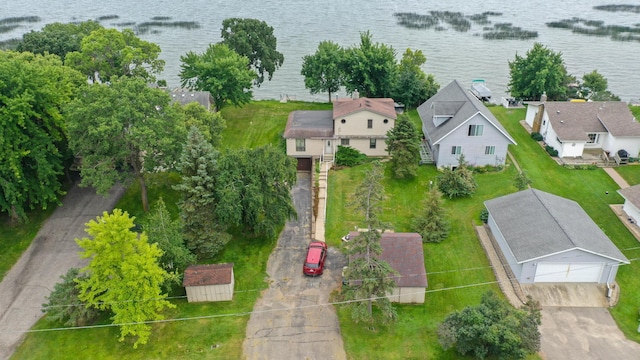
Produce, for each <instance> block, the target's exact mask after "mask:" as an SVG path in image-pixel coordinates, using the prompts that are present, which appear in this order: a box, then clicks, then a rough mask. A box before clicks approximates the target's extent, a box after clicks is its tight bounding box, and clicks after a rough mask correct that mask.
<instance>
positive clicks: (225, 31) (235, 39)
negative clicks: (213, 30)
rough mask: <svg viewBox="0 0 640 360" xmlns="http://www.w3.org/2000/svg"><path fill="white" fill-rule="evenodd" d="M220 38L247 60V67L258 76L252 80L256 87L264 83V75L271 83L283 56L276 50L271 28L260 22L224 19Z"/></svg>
mask: <svg viewBox="0 0 640 360" xmlns="http://www.w3.org/2000/svg"><path fill="white" fill-rule="evenodd" d="M221 36H222V43H223V44H225V45H227V46H228V47H229V48H230V49H232V50H233V51H235V52H236V53H238V54H240V55H242V56H246V57H247V58H248V59H249V66H250V67H251V68H252V69H254V70H255V72H256V73H257V74H258V76H257V77H256V78H255V79H254V80H255V84H256V86H258V87H260V85H261V84H262V83H263V82H264V78H265V73H266V74H267V77H268V80H269V81H271V78H272V77H273V73H274V72H275V71H276V69H278V68H279V67H280V66H282V63H283V62H284V55H282V53H280V52H279V51H278V50H277V45H278V40H277V39H276V37H275V35H273V28H272V27H271V26H269V25H268V24H267V23H266V22H264V21H262V20H258V19H241V18H230V19H225V20H224V21H222V34H221Z"/></svg>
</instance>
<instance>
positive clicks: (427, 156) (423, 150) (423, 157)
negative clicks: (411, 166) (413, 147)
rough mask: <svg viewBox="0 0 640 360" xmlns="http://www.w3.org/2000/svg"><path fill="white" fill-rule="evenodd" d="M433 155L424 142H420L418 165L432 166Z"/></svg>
mask: <svg viewBox="0 0 640 360" xmlns="http://www.w3.org/2000/svg"><path fill="white" fill-rule="evenodd" d="M433 163H434V161H433V155H432V154H431V150H430V149H429V146H428V145H427V143H426V142H424V141H423V142H422V144H420V165H422V164H433Z"/></svg>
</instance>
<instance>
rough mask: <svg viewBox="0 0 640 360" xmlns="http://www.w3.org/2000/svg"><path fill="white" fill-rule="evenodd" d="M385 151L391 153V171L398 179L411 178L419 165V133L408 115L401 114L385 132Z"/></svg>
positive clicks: (415, 173)
mask: <svg viewBox="0 0 640 360" xmlns="http://www.w3.org/2000/svg"><path fill="white" fill-rule="evenodd" d="M385 142H386V143H387V151H388V152H389V154H390V155H391V171H392V172H393V174H394V176H395V177H396V178H398V179H406V178H413V177H415V176H416V175H417V173H418V166H419V165H420V135H419V134H418V130H417V129H416V127H415V125H413V123H412V122H411V120H410V119H409V116H408V115H405V114H402V115H400V116H399V117H398V119H397V120H396V124H395V126H394V127H393V128H392V129H391V130H389V132H387V139H386V140H385Z"/></svg>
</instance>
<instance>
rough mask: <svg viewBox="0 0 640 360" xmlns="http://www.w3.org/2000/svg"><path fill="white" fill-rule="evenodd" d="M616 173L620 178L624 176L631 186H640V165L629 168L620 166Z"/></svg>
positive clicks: (629, 166)
mask: <svg viewBox="0 0 640 360" xmlns="http://www.w3.org/2000/svg"><path fill="white" fill-rule="evenodd" d="M616 171H617V172H618V174H620V176H622V177H623V178H624V179H625V180H627V182H628V183H629V185H631V186H633V185H638V184H640V165H639V164H632V165H627V166H620V167H617V168H616Z"/></svg>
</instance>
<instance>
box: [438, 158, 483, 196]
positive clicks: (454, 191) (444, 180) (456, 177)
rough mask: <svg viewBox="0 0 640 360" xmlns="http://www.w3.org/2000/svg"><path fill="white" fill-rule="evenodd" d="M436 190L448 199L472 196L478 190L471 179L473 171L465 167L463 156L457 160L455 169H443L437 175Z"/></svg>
mask: <svg viewBox="0 0 640 360" xmlns="http://www.w3.org/2000/svg"><path fill="white" fill-rule="evenodd" d="M438 189H440V191H442V193H443V194H445V195H446V196H448V197H449V199H452V198H457V197H466V196H471V195H473V194H474V193H475V192H476V190H477V189H478V183H477V182H476V179H475V178H474V177H473V171H472V170H471V169H469V168H468V167H467V162H466V161H465V159H464V155H463V154H461V155H460V158H458V167H457V168H456V169H449V168H445V169H442V173H441V174H440V175H438Z"/></svg>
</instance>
